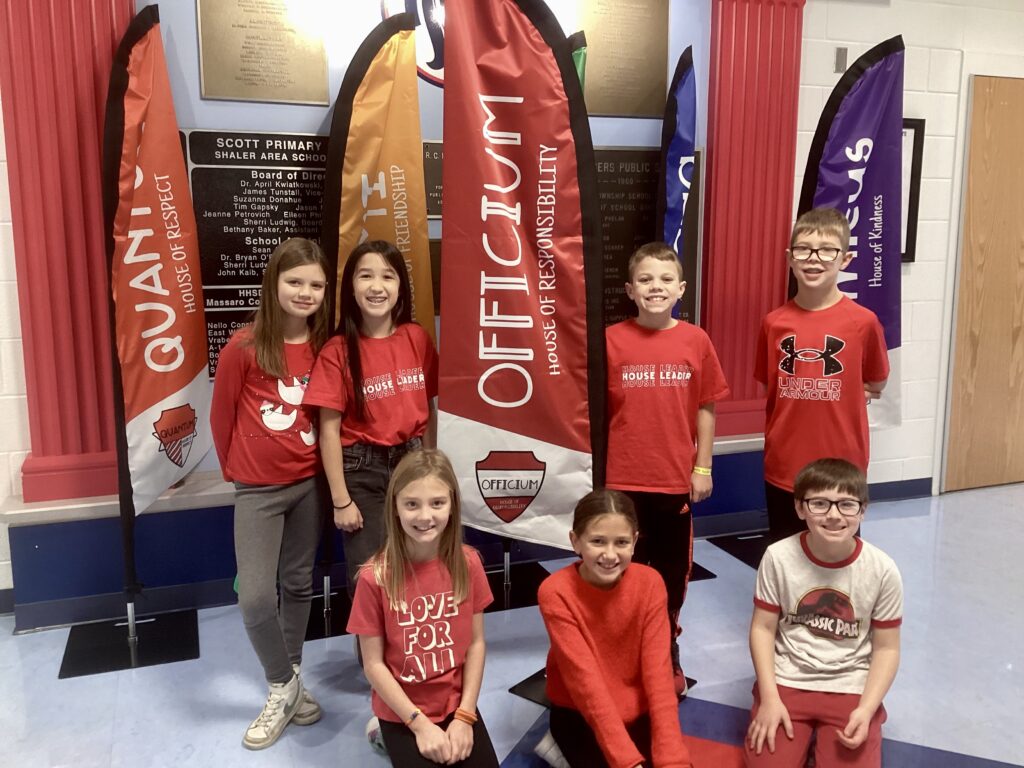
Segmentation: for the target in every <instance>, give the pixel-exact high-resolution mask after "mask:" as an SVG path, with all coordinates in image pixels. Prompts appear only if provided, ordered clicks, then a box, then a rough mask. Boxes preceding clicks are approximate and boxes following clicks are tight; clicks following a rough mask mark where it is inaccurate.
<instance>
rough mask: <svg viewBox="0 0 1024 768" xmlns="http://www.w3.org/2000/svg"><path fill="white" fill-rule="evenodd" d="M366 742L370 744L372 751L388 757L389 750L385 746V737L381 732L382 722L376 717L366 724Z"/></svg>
mask: <svg viewBox="0 0 1024 768" xmlns="http://www.w3.org/2000/svg"><path fill="white" fill-rule="evenodd" d="M366 740H367V741H368V742H370V749H372V750H373V751H374V752H375V753H376V754H378V755H383V756H384V757H387V755H388V750H387V748H386V747H385V746H384V737H383V736H382V735H381V732H380V720H379V719H378V718H377V716H376V715H374V716H373V717H371V718H370V719H369V720H368V721H367V722H366Z"/></svg>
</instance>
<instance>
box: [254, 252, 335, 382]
mask: <svg viewBox="0 0 1024 768" xmlns="http://www.w3.org/2000/svg"><path fill="white" fill-rule="evenodd" d="M307 264H316V265H317V266H318V267H320V269H321V270H323V273H324V281H325V282H326V280H327V259H326V258H325V257H324V252H323V251H322V250H321V249H320V246H319V245H317V244H316V243H314V242H313V241H312V240H307V239H306V238H304V237H291V238H289V239H287V240H285V241H284V242H283V243H281V244H279V245H278V246H277V248H275V249H274V252H273V253H272V254H270V261H269V262H267V268H266V269H264V270H263V287H262V288H261V289H260V306H259V308H258V309H257V310H256V315H255V317H254V318H253V322H252V344H253V346H254V347H255V349H256V364H257V365H258V366H259V367H260V368H261V369H262V370H263V372H264V373H267V374H268V375H270V376H274V377H276V378H283V377H284V376H287V375H288V371H286V370H285V362H284V310H283V309H282V308H281V302H280V301H278V298H277V281H278V279H279V278H280V277H281V273H282V272H287V271H288V270H289V269H295V268H296V267H303V266H305V265H307ZM306 322H307V323H308V325H309V343H310V345H311V346H312V347H313V354H314V355H315V354H317V353H318V352H319V351H320V347H322V346H323V345H324V342H325V341H327V329H328V324H329V322H330V315H329V313H328V309H327V301H326V297H325V300H324V302H323V303H322V304H320V307H319V309H317V311H316V312H315V313H314V314H313V315H312V316H310V317H309V318H308V319H307V320H306Z"/></svg>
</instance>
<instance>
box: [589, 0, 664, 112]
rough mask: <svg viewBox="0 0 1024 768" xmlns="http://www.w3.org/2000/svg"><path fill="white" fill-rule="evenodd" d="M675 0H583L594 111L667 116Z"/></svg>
mask: <svg viewBox="0 0 1024 768" xmlns="http://www.w3.org/2000/svg"><path fill="white" fill-rule="evenodd" d="M668 3H669V0H579V18H580V19H581V20H582V27H583V32H584V34H586V36H587V72H586V78H585V86H584V91H583V95H584V96H585V98H586V102H587V112H588V113H589V114H590V115H608V116H615V117H662V116H663V115H664V113H665V94H666V93H667V91H668Z"/></svg>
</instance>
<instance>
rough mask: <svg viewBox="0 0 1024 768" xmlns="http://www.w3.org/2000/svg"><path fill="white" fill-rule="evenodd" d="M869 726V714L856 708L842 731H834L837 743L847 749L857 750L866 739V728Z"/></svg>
mask: <svg viewBox="0 0 1024 768" xmlns="http://www.w3.org/2000/svg"><path fill="white" fill-rule="evenodd" d="M870 725H871V714H869V713H868V712H865V711H864V710H862V709H860V708H857V709H855V710H853V712H851V713H850V719H849V720H848V721H847V723H846V727H845V728H843V730H841V731H840V730H839V729H838V728H837V729H836V733H837V734H838V738H839V743H840V744H842V745H843V746H844V747H846V748H847V749H857V747H859V746H860V745H861V744H863V743H864V742H865V741H866V740H867V738H868V726H870Z"/></svg>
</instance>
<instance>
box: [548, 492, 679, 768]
mask: <svg viewBox="0 0 1024 768" xmlns="http://www.w3.org/2000/svg"><path fill="white" fill-rule="evenodd" d="M637 530H638V527H637V518H636V511H635V509H634V508H633V502H632V501H630V500H629V497H627V496H626V495H625V494H623V493H621V492H619V491H612V490H596V491H592V492H590V493H588V494H587V495H586V496H584V497H583V498H582V499H580V501H579V503H577V504H576V510H575V513H574V515H573V522H572V530H571V531H570V532H569V541H570V542H571V544H572V548H573V550H575V552H576V554H578V555H579V556H580V558H581V559H580V562H578V563H574V564H572V565H570V566H568V567H566V568H563V569H562V570H560V571H557V572H556V573H553V574H552V575H551V576H549V577H548V578H547V579H545V580H544V583H543V584H541V586H540V589H539V590H538V591H537V602H538V604H539V605H540V612H541V616H542V617H543V618H544V624H545V625H546V626H547V630H548V634H549V635H550V636H551V650H550V651H549V652H548V664H547V678H548V680H547V693H548V698H549V699H550V700H551V703H552V707H551V734H552V736H554V739H555V741H556V742H557V744H558V747H559V749H560V750H561V752H562V754H563V755H564V757H565V759H566V761H567V762H568V763H569V765H570V766H572V768H602V767H604V768H606V767H607V766H613V768H620V767H621V768H634V766H641V765H642V766H657V768H670V767H671V768H683V767H684V766H690V765H691V763H690V757H689V752H688V751H687V749H686V745H685V744H684V743H683V738H682V733H681V731H680V728H679V712H678V699H677V698H676V695H675V690H674V688H673V685H672V667H671V664H670V662H669V654H668V643H669V632H668V611H667V609H666V607H665V605H666V600H667V597H666V593H665V583H664V582H663V581H662V579H661V576H659V575H658V572H657V571H655V570H654V569H653V568H650V567H648V566H646V565H640V564H636V565H632V566H630V561H631V560H632V558H633V547H634V546H635V545H636V539H637Z"/></svg>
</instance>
